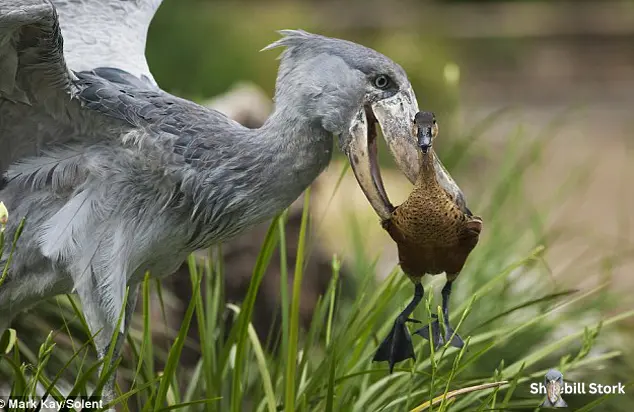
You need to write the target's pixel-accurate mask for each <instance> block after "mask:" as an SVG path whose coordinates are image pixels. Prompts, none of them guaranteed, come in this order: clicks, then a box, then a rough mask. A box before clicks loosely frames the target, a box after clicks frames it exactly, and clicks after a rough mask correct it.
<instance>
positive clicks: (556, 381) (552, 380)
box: [544, 369, 564, 404]
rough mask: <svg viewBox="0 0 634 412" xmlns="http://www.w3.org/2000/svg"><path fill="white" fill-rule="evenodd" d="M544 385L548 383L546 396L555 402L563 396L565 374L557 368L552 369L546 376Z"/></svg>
mask: <svg viewBox="0 0 634 412" xmlns="http://www.w3.org/2000/svg"><path fill="white" fill-rule="evenodd" d="M544 385H546V396H547V397H548V400H549V401H550V402H551V403H552V404H555V403H556V402H557V401H558V400H559V398H560V397H561V392H562V390H563V386H564V375H562V374H561V372H559V371H558V370H556V369H550V370H549V371H548V372H546V376H545V377H544Z"/></svg>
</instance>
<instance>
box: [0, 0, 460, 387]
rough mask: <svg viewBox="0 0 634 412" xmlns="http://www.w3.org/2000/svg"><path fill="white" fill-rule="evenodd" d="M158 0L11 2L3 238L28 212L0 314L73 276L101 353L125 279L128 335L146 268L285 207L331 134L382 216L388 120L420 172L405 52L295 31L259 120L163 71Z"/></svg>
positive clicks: (315, 170) (0, 322)
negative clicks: (172, 83)
mask: <svg viewBox="0 0 634 412" xmlns="http://www.w3.org/2000/svg"><path fill="white" fill-rule="evenodd" d="M160 3H161V0H136V1H130V0H125V1H124V0H53V1H52V2H50V1H48V0H0V173H1V174H2V176H3V177H2V184H1V191H0V199H2V200H3V201H4V203H5V204H6V205H7V207H8V208H9V211H10V214H11V219H10V222H9V225H8V227H7V236H8V237H9V238H11V237H12V236H13V234H14V232H15V231H16V229H17V224H18V222H19V221H20V220H21V219H22V218H23V217H26V218H27V220H26V225H25V227H24V232H23V234H22V236H21V238H20V241H19V243H18V245H17V252H16V254H15V255H14V257H13V260H12V263H11V266H10V271H9V274H8V278H7V279H6V280H5V282H4V284H3V285H1V286H0V330H2V329H3V326H4V327H6V326H7V325H8V322H9V320H10V319H11V318H12V317H13V316H15V315H16V314H17V313H18V312H20V311H22V310H24V309H25V308H27V307H28V306H30V305H32V304H34V303H36V302H38V301H40V300H42V299H45V298H48V297H51V296H55V295H58V294H64V293H71V292H74V293H77V295H78V296H79V299H80V300H81V303H82V308H83V311H84V314H85V316H86V320H87V322H88V325H89V327H90V328H91V330H92V331H93V332H95V333H96V332H97V331H100V332H99V333H98V334H97V337H96V341H95V344H96V347H97V351H98V354H99V355H100V356H103V354H104V353H105V352H106V350H107V347H108V344H109V342H110V340H111V336H112V334H113V333H114V330H115V328H116V322H117V319H118V317H119V315H120V311H121V309H122V306H123V301H124V296H125V290H126V286H130V292H129V295H128V299H127V304H126V306H125V308H124V310H125V313H124V324H123V327H122V331H123V332H124V334H125V332H126V328H127V327H128V325H129V320H130V314H131V313H132V312H133V310H132V309H133V308H134V306H135V301H136V296H137V289H138V287H137V285H138V283H139V281H140V280H141V279H142V278H143V275H144V273H145V272H146V271H150V272H151V273H152V275H154V276H162V275H168V274H171V273H173V272H174V270H175V269H176V268H177V267H178V266H179V265H180V264H181V262H183V260H184V259H185V258H186V256H187V255H188V254H189V253H191V252H192V251H194V250H196V249H200V248H204V247H208V246H210V245H212V244H214V243H216V242H220V241H222V240H224V239H227V238H229V237H231V236H233V235H236V234H237V233H239V232H241V231H243V230H245V229H247V228H249V227H250V226H252V225H254V224H256V223H259V222H262V221H265V220H267V219H270V218H272V217H273V216H274V215H276V214H277V213H279V212H281V211H282V210H283V209H284V208H286V207H287V206H289V205H290V204H291V202H293V200H295V199H296V198H297V197H298V196H299V195H300V194H301V193H302V191H303V190H304V189H306V187H308V186H309V185H310V184H311V182H312V181H313V180H314V179H315V178H316V177H317V175H318V174H319V173H320V172H321V171H322V170H323V169H324V168H325V167H326V166H327V165H328V163H329V161H330V158H331V155H332V146H333V138H334V137H335V136H336V137H337V142H338V146H339V149H341V150H342V151H343V152H344V153H345V154H346V155H347V156H348V158H349V159H350V162H351V165H352V169H353V170H354V173H355V176H356V178H357V179H358V182H359V184H360V186H361V189H362V190H363V192H364V194H365V196H367V199H368V200H369V202H370V204H371V205H372V206H373V207H374V209H375V210H376V212H377V213H378V214H379V216H380V217H381V218H382V219H385V218H387V217H389V215H390V212H391V211H392V206H391V205H390V204H389V201H388V200H387V196H386V194H385V190H384V187H383V184H382V182H381V180H380V175H379V171H378V167H377V154H376V150H377V149H376V147H377V146H376V124H377V123H378V124H379V126H380V127H381V129H382V131H383V136H384V138H385V139H386V141H387V145H388V147H389V150H390V151H391V152H392V154H393V156H394V158H395V160H396V163H397V164H398V166H399V168H400V169H401V170H402V172H403V173H404V174H405V175H406V176H407V177H408V178H409V179H410V180H411V181H414V180H415V179H416V177H417V175H418V163H417V147H416V139H415V137H414V136H413V135H412V132H411V130H412V120H413V118H414V115H415V114H416V113H417V112H418V105H417V101H416V98H415V95H414V92H413V90H412V87H411V85H410V83H409V81H408V79H407V76H406V73H405V71H404V70H403V69H402V68H401V67H400V66H399V65H398V64H396V63H394V62H393V61H392V60H390V59H389V58H387V57H385V56H384V55H382V54H380V53H378V52H376V51H374V50H371V49H369V48H366V47H363V46H361V45H358V44H355V43H352V42H349V41H344V40H338V39H333V38H328V37H324V36H320V35H315V34H310V33H307V32H305V31H300V30H284V31H282V32H281V34H282V38H281V39H280V40H278V41H276V42H275V43H273V44H271V45H269V46H268V47H265V50H269V49H273V48H284V51H283V53H282V55H281V57H280V60H281V61H280V66H279V73H278V76H277V83H276V87H275V110H274V113H273V114H272V115H271V116H270V118H269V119H268V120H267V121H266V123H265V124H264V125H263V126H262V127H261V128H259V129H248V128H245V127H243V126H241V125H240V124H238V123H237V122H235V121H232V120H231V119H229V118H227V117H226V116H224V115H223V114H221V113H219V112H217V111H214V110H211V109H208V108H205V107H202V106H200V105H198V104H196V103H193V102H191V101H188V100H185V99H181V98H179V97H177V96H174V95H171V94H170V93H168V92H166V91H164V90H162V89H161V88H160V87H159V86H158V85H157V83H156V82H155V80H154V78H153V77H152V74H151V72H150V70H149V68H148V64H147V62H146V60H145V56H144V49H145V40H146V35H147V30H148V27H149V24H150V21H151V20H152V17H153V15H154V13H155V11H156V10H157V9H158V7H159V5H160ZM219 58H221V57H219ZM436 169H437V172H438V174H439V177H440V180H441V181H442V182H443V183H444V184H445V185H446V186H447V190H450V191H455V190H458V189H457V186H456V185H455V183H454V182H453V180H452V179H451V177H449V175H448V174H447V172H446V171H445V169H444V168H443V167H442V165H441V164H440V163H437V164H436ZM5 252H6V250H5ZM6 255H7V254H6V253H5V254H4V256H5V257H6ZM4 263H5V262H0V267H2V266H1V265H2V264H4ZM121 336H122V335H120V338H121ZM121 341H122V339H119V343H118V344H117V345H116V346H117V347H116V348H115V349H114V350H115V354H116V353H118V352H119V346H120V342H121ZM111 389H112V387H110V390H111Z"/></svg>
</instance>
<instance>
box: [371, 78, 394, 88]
mask: <svg viewBox="0 0 634 412" xmlns="http://www.w3.org/2000/svg"><path fill="white" fill-rule="evenodd" d="M390 83H392V82H391V80H390V78H389V77H388V76H386V75H384V74H380V75H378V76H376V78H375V79H374V86H375V87H376V88H377V89H381V90H385V89H387V88H388V87H389V86H390Z"/></svg>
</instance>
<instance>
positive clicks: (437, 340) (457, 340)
mask: <svg viewBox="0 0 634 412" xmlns="http://www.w3.org/2000/svg"><path fill="white" fill-rule="evenodd" d="M432 317H433V318H434V321H433V322H432V323H431V324H429V325H427V326H423V327H422V328H420V329H418V330H417V331H416V332H414V333H415V334H417V335H420V336H422V337H423V338H425V339H427V340H428V341H430V342H431V343H433V344H434V348H436V349H439V348H440V347H441V346H443V345H444V344H445V342H450V345H451V346H453V347H456V348H458V349H460V348H462V347H463V346H464V342H463V340H462V338H461V337H460V336H458V335H457V334H455V333H454V330H453V328H452V327H451V326H450V325H449V321H448V320H446V319H447V317H445V336H442V334H441V331H440V323H438V315H432ZM430 328H431V338H430V337H429V329H430ZM450 339H451V340H450Z"/></svg>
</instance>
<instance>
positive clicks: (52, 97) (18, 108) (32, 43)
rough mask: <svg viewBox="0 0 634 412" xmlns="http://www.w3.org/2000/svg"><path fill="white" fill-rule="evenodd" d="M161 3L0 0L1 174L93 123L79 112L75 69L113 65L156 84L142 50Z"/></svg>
mask: <svg viewBox="0 0 634 412" xmlns="http://www.w3.org/2000/svg"><path fill="white" fill-rule="evenodd" d="M160 2H161V1H160V0H55V1H54V2H51V1H49V0H0V175H1V174H2V173H3V172H4V171H6V170H7V168H8V167H9V165H10V164H11V163H13V162H15V161H16V160H18V159H20V158H24V157H28V156H33V155H38V154H39V153H40V152H41V150H42V149H43V148H45V147H47V146H48V145H49V144H51V143H58V144H59V143H64V142H66V141H67V140H69V139H72V138H77V134H76V133H74V131H76V130H83V131H84V132H85V131H89V129H90V127H91V126H92V127H93V128H95V124H93V125H91V124H89V121H87V120H86V118H85V117H84V116H82V115H81V114H79V113H80V111H79V110H78V108H79V103H78V102H77V101H76V99H74V98H75V97H76V93H77V90H76V87H75V86H74V80H76V76H75V74H74V72H76V71H82V70H92V69H95V68H97V67H115V68H117V69H120V70H123V71H125V72H128V73H131V74H132V75H134V76H137V77H138V78H139V79H142V81H144V82H146V84H147V87H150V88H151V87H156V86H155V82H154V80H153V78H152V75H151V74H150V71H149V69H148V67H147V62H146V60H145V55H144V50H145V38H146V34H147V29H148V27H149V24H150V21H151V19H152V16H153V15H154V12H155V11H156V9H157V8H158V6H159V5H160ZM26 119H28V121H25V120H26Z"/></svg>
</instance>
